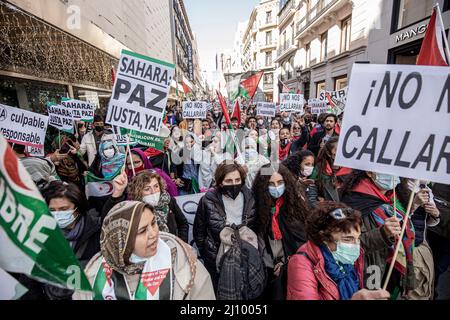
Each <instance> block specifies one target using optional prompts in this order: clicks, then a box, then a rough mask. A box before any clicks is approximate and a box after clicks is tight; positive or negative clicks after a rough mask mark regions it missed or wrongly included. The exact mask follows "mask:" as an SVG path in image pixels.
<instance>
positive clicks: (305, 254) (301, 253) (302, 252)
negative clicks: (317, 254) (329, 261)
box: [291, 251, 312, 262]
mask: <svg viewBox="0 0 450 320" xmlns="http://www.w3.org/2000/svg"><path fill="white" fill-rule="evenodd" d="M295 254H300V255H302V256H305V257H306V258H308V260H309V261H311V262H312V260H311V258H310V257H309V255H308V254H307V253H306V252H304V251H299V252H296V253H295ZM291 257H292V256H291Z"/></svg>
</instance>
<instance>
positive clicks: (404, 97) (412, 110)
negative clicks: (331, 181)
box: [335, 64, 450, 184]
mask: <svg viewBox="0 0 450 320" xmlns="http://www.w3.org/2000/svg"><path fill="white" fill-rule="evenodd" d="M449 71H450V68H448V67H431V66H409V65H362V64H355V65H354V66H353V71H352V77H351V80H350V87H349V92H348V101H347V106H346V111H345V115H344V119H343V124H342V128H341V134H340V139H339V144H338V150H337V157H336V160H335V165H337V166H344V167H350V168H356V169H360V170H367V171H373V172H379V173H386V174H391V175H395V176H399V177H406V178H413V179H420V180H427V181H433V182H440V183H444V184H449V183H450V126H449V123H450V104H449V100H450V77H449ZM418 119H420V122H418Z"/></svg>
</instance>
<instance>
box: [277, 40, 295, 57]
mask: <svg viewBox="0 0 450 320" xmlns="http://www.w3.org/2000/svg"><path fill="white" fill-rule="evenodd" d="M295 49H297V47H296V46H295V45H294V44H292V42H291V41H289V42H287V43H286V45H282V46H281V47H280V48H278V50H277V57H281V56H282V55H284V54H285V53H286V52H288V51H291V50H295Z"/></svg>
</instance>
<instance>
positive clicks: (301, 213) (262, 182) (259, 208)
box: [253, 164, 310, 235]
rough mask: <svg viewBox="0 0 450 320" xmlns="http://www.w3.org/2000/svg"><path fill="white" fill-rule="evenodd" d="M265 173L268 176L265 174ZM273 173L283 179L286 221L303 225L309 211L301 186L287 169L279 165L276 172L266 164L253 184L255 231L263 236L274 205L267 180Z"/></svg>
mask: <svg viewBox="0 0 450 320" xmlns="http://www.w3.org/2000/svg"><path fill="white" fill-rule="evenodd" d="M269 170H270V171H269ZM267 171H269V172H270V174H267ZM275 172H278V173H279V174H280V175H281V176H282V177H283V180H284V184H285V186H286V188H285V192H284V195H283V196H284V203H285V207H286V209H287V210H286V214H287V220H288V221H295V222H297V221H300V222H301V223H304V222H305V217H306V216H307V213H308V212H309V210H310V207H309V205H308V203H307V201H306V194H305V189H304V187H303V185H302V184H300V182H299V181H298V180H297V179H296V177H295V176H294V175H293V174H292V173H291V172H290V171H289V170H288V168H286V167H285V166H284V165H282V164H280V165H279V167H278V170H275V168H273V167H272V166H271V164H266V165H265V166H263V167H261V169H260V170H259V172H258V174H257V175H256V177H255V181H254V182H253V193H254V197H255V203H256V212H257V213H258V218H257V221H256V231H257V233H259V234H260V235H262V234H265V233H266V231H267V228H268V227H269V224H270V220H271V216H272V214H271V209H272V207H273V206H274V204H275V201H274V200H273V198H272V197H271V196H270V194H269V180H270V178H271V176H272V174H273V173H275Z"/></svg>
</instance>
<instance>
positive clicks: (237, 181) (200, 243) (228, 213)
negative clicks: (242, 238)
mask: <svg viewBox="0 0 450 320" xmlns="http://www.w3.org/2000/svg"><path fill="white" fill-rule="evenodd" d="M245 178H246V174H245V170H244V168H243V167H242V166H240V165H239V164H237V163H234V162H231V161H230V162H228V161H224V162H223V163H221V164H220V165H219V166H218V167H217V170H216V173H215V178H214V180H215V182H216V187H215V188H214V189H213V190H210V191H208V192H207V193H206V194H205V195H204V196H203V198H201V200H200V202H199V204H198V208H197V213H196V215H195V220H194V228H193V235H194V240H195V243H196V245H197V248H198V251H199V254H200V256H201V258H202V259H203V261H204V263H205V267H206V269H208V271H209V273H210V274H211V278H212V280H213V284H214V286H215V287H217V281H218V276H219V274H218V273H217V269H216V258H217V253H218V250H219V246H220V232H221V231H222V230H223V229H224V228H225V226H227V225H233V224H234V225H236V226H238V225H241V224H243V225H245V226H247V227H248V228H250V229H253V227H254V219H255V208H254V205H255V201H254V198H253V195H252V192H251V191H250V190H249V189H248V188H247V187H245Z"/></svg>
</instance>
